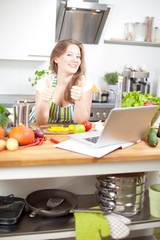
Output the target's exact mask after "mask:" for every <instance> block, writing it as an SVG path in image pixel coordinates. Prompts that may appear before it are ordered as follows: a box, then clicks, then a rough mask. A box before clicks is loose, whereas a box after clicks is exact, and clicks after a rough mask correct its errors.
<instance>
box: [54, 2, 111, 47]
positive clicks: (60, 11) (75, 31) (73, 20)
mask: <svg viewBox="0 0 160 240" xmlns="http://www.w3.org/2000/svg"><path fill="white" fill-rule="evenodd" d="M111 7H112V5H111V4H106V3H103V4H102V3H99V1H98V0H65V1H62V0H57V16H56V39H55V40H56V42H57V41H59V40H62V39H65V38H73V39H75V40H78V41H81V42H82V43H85V44H98V43H99V40H100V37H101V34H102V31H103V29H104V26H105V23H106V20H107V18H108V16H109V13H110V11H111Z"/></svg>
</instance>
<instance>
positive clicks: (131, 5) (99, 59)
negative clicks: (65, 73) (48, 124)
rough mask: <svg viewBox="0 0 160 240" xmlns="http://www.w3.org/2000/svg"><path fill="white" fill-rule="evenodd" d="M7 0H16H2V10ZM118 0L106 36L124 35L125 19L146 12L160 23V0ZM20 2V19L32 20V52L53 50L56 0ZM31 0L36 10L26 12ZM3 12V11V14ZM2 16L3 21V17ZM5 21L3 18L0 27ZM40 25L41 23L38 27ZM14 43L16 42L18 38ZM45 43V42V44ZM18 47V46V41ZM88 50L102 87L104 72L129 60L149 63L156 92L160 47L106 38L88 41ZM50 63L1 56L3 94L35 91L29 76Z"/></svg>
mask: <svg viewBox="0 0 160 240" xmlns="http://www.w3.org/2000/svg"><path fill="white" fill-rule="evenodd" d="M7 1H11V2H12V0H0V9H1V10H0V13H1V11H2V9H3V6H4V3H5V4H6V2H7ZM115 2H116V5H115V7H114V9H113V11H112V15H111V16H110V19H109V22H108V24H107V25H106V32H105V38H106V39H110V38H112V37H113V38H122V37H123V30H124V23H126V22H137V21H139V22H142V21H144V19H145V17H146V16H154V17H155V19H154V26H159V27H160V17H159V12H158V11H159V9H160V1H157V0H152V1H151V0H140V1H139V0H134V1H131V0H116V1H115ZM20 3H21V6H23V7H21V8H20V7H19V8H18V10H19V11H21V14H20V18H19V21H21V22H23V21H24V20H25V24H26V18H27V17H29V18H30V19H29V23H30V28H31V29H30V31H29V32H32V33H33V39H29V49H30V53H34V54H37V53H40V49H41V50H42V51H41V54H45V53H46V52H47V53H49V50H50V48H51V45H53V46H54V44H55V43H54V42H53V36H54V30H53V27H54V26H55V22H54V21H55V0H29V1H25V0H14V4H15V6H16V4H20ZM31 3H32V5H31V6H32V11H31V10H30V12H31V14H30V15H29V13H28V14H26V12H27V11H29V8H28V5H29V4H31ZM44 6H45V8H44ZM10 7H11V6H10V5H9V4H8V8H9V9H10ZM12 7H13V6H12ZM42 8H43V9H42ZM33 9H34V11H35V12H36V14H35V15H34V14H33V13H34V11H33ZM14 10H15V8H14ZM42 10H43V11H42ZM52 10H53V12H52ZM23 11H24V12H23ZM11 12H12V9H10V11H9V10H8V12H7V14H8V15H7V19H8V22H7V23H6V22H4V24H6V27H9V26H10V25H9V22H12V21H13V18H14V16H15V15H14V14H13V13H12V14H10V13H11ZM47 12H48V15H47V17H45V15H44V14H46V13H47ZM0 16H2V15H1V14H0ZM3 16H4V14H3ZM48 16H50V17H48ZM53 19H54V21H53ZM0 20H1V21H2V20H3V19H0ZM15 23H16V21H15ZM38 23H39V24H38ZM17 24H18V21H17ZM52 24H53V25H52ZM1 25H2V22H1V24H0V27H1ZM36 26H39V27H38V28H36ZM52 26H53V27H52ZM12 27H13V26H12ZM4 29H5V28H4V27H3V30H4ZM16 29H17V28H16ZM12 30H13V29H12ZM34 31H35V32H34ZM52 32H53V34H52ZM24 33H25V32H24V31H22V36H23V35H24V36H25V37H26V36H27V34H26V33H25V34H24ZM34 33H35V34H34ZM16 34H17V33H16ZM12 36H13V31H12ZM44 36H45V37H44ZM1 39H3V41H1ZM38 40H39V41H38ZM21 41H22V40H21ZM12 43H14V41H13V42H12ZM36 43H37V44H36ZM52 43H53V44H52ZM0 45H1V46H2V45H5V42H4V38H0ZM42 45H44V48H43V46H42ZM41 46H42V47H41ZM46 46H47V47H46ZM4 47H5V46H4ZM15 47H18V46H17V45H15ZM0 49H1V48H0ZM85 53H86V67H87V73H88V75H89V77H90V78H91V79H92V81H93V83H94V84H96V85H97V87H98V88H104V87H105V88H106V83H105V82H104V80H103V76H104V74H105V73H106V72H110V71H118V72H122V71H123V67H124V65H126V64H129V65H133V64H138V65H139V64H145V65H146V67H147V70H148V71H149V72H150V78H149V80H150V81H151V91H152V93H153V94H156V87H157V80H158V76H160V48H153V47H140V46H123V45H113V44H103V41H102V42H101V43H100V44H98V45H87V44H86V45H85ZM0 54H1V53H0ZM48 65H49V62H39V61H14V60H0V76H1V79H0V94H34V88H33V87H31V85H30V83H29V82H28V78H29V77H33V76H34V72H35V71H36V70H37V69H39V70H40V69H46V68H48Z"/></svg>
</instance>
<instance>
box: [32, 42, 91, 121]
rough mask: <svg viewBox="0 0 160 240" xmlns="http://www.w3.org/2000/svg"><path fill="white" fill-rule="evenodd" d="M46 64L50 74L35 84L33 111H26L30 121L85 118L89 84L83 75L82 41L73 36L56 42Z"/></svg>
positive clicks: (88, 102)
mask: <svg viewBox="0 0 160 240" xmlns="http://www.w3.org/2000/svg"><path fill="white" fill-rule="evenodd" d="M50 66H51V70H52V72H53V75H52V77H51V78H50V77H48V78H47V76H46V77H43V78H42V79H40V80H39V81H38V83H37V86H36V104H35V110H33V111H32V112H31V114H30V122H35V121H36V122H37V123H38V124H40V125H43V124H46V123H48V122H49V123H54V122H72V121H73V122H75V123H81V122H83V121H86V120H88V119H89V116H90V108H91V102H92V84H91V82H89V81H87V80H86V78H85V66H84V49H83V46H82V43H81V42H79V41H75V40H73V39H65V40H61V41H59V42H58V43H57V44H56V46H55V47H54V49H53V51H52V53H51V57H50Z"/></svg>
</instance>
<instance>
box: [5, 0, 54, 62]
mask: <svg viewBox="0 0 160 240" xmlns="http://www.w3.org/2000/svg"><path fill="white" fill-rule="evenodd" d="M55 21H56V0H27V1H26V0H15V1H13V0H0V35H1V37H0V58H1V59H2V58H8V59H12V58H21V57H22V58H24V57H27V56H28V55H50V53H51V50H52V48H53V46H54V42H55Z"/></svg>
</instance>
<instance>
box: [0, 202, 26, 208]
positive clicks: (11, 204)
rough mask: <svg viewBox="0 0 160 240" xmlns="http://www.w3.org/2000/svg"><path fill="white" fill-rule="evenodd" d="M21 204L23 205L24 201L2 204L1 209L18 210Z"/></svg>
mask: <svg viewBox="0 0 160 240" xmlns="http://www.w3.org/2000/svg"><path fill="white" fill-rule="evenodd" d="M21 204H22V201H15V202H12V203H8V204H0V209H6V208H11V209H17V208H19V207H20V205H21Z"/></svg>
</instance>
